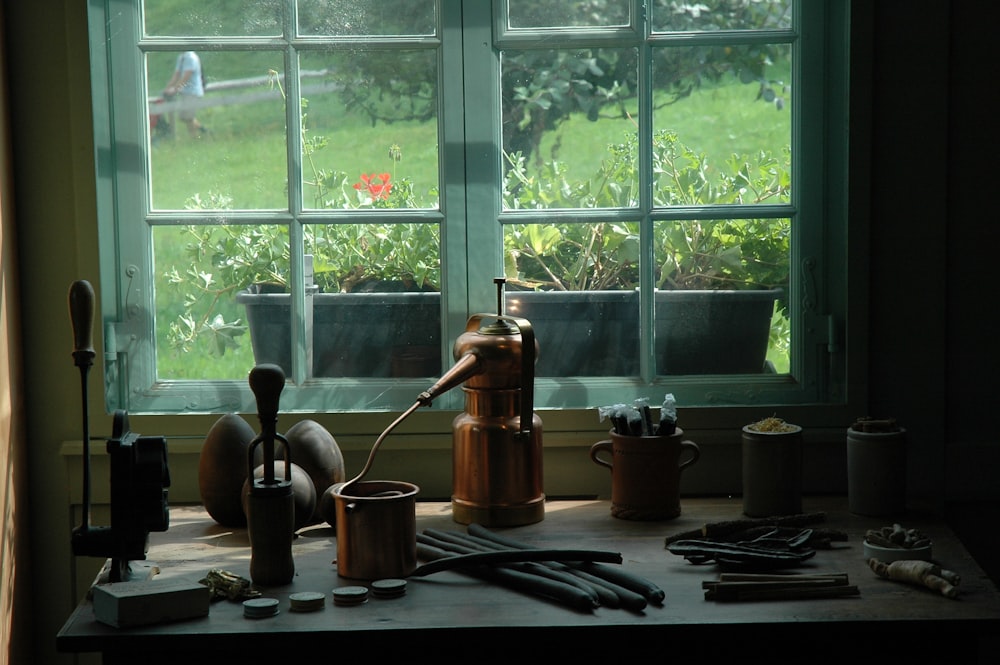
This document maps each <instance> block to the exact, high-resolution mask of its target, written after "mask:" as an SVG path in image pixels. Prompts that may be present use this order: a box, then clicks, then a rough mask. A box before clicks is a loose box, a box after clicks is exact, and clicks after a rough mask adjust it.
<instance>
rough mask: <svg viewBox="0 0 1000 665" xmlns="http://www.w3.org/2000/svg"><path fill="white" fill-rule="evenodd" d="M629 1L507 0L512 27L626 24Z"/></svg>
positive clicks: (508, 17) (627, 22)
mask: <svg viewBox="0 0 1000 665" xmlns="http://www.w3.org/2000/svg"><path fill="white" fill-rule="evenodd" d="M629 4H630V1H629V0H604V1H601V2H595V1H594V0H507V26H508V27H509V28H513V29H517V28H561V27H580V26H587V27H612V26H627V25H628V24H629Z"/></svg>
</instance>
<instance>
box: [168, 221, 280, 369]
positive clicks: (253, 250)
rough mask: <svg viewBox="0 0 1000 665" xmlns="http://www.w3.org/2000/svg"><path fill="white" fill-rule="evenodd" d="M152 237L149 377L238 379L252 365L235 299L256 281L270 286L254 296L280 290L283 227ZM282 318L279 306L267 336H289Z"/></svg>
mask: <svg viewBox="0 0 1000 665" xmlns="http://www.w3.org/2000/svg"><path fill="white" fill-rule="evenodd" d="M152 231H153V233H152V236H153V256H154V257H155V262H156V265H155V266H154V267H153V274H154V276H155V302H156V351H157V360H156V363H157V375H158V376H159V378H161V379H241V380H246V375H247V372H249V371H250V369H252V368H253V366H254V364H255V360H254V354H253V350H252V348H251V344H250V340H249V338H248V336H247V335H246V332H247V323H246V322H247V319H248V318H250V317H251V315H252V312H251V310H250V309H249V308H246V307H245V306H244V305H243V304H242V303H240V302H239V295H238V294H239V293H240V291H243V290H245V289H248V288H250V287H252V285H254V284H264V283H271V284H272V286H271V287H260V289H259V290H267V291H276V292H281V291H284V289H285V284H286V283H287V279H288V229H287V228H286V227H283V226H236V225H231V226H157V227H154V228H153V230H152ZM276 297H277V296H276ZM285 298H286V300H287V295H286V296H285ZM290 312H291V310H290V308H289V306H288V304H287V303H286V306H285V309H284V312H283V314H282V315H280V316H273V315H272V318H271V320H272V322H278V324H277V326H276V328H275V330H273V331H272V334H279V333H280V334H283V335H284V338H285V339H286V340H287V339H288V338H289V335H290V330H291V328H290V326H289V323H288V322H289V320H290V318H289V317H290ZM289 348H290V347H289ZM279 360H280V359H279V358H276V357H272V358H270V359H269V360H267V362H278V361H279ZM260 362H265V360H261V361H260ZM286 365H287V363H286Z"/></svg>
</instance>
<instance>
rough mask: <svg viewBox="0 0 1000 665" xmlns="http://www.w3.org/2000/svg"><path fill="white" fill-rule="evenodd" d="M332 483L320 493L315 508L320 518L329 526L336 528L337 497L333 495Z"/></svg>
mask: <svg viewBox="0 0 1000 665" xmlns="http://www.w3.org/2000/svg"><path fill="white" fill-rule="evenodd" d="M333 488H334V485H330V486H329V487H327V488H326V490H325V491H324V492H323V494H322V495H320V497H319V502H318V505H317V506H316V510H317V511H318V512H319V515H320V519H322V520H323V521H324V522H326V523H327V524H329V525H330V526H332V527H334V528H336V526H337V499H336V498H335V497H334V496H333Z"/></svg>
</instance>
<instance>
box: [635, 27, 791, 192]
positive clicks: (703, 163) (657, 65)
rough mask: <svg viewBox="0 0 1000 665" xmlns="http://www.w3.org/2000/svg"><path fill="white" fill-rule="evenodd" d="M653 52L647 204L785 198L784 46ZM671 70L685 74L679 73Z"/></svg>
mask: <svg viewBox="0 0 1000 665" xmlns="http://www.w3.org/2000/svg"><path fill="white" fill-rule="evenodd" d="M654 53H655V61H654V72H653V77H654V81H655V85H656V88H655V91H654V99H653V108H654V112H653V113H654V117H653V127H654V130H656V135H655V137H654V148H653V159H654V165H653V173H654V187H655V189H656V191H655V192H654V202H655V204H656V205H658V206H665V205H697V204H707V203H764V202H766V203H779V202H787V201H789V196H790V173H791V137H792V117H791V114H792V109H791V104H790V99H791V98H790V96H789V90H788V86H787V84H786V83H785V82H786V81H788V80H789V77H790V67H791V47H790V46H789V45H787V44H776V45H755V46H694V47H681V48H659V49H656V51H655V52H654ZM692 66H695V67H697V68H698V72H697V76H696V77H694V76H692V75H691V73H690V67H692ZM679 71H685V72H688V74H687V75H686V76H685V77H684V78H680V77H679V76H680V75H678V74H676V72H679Z"/></svg>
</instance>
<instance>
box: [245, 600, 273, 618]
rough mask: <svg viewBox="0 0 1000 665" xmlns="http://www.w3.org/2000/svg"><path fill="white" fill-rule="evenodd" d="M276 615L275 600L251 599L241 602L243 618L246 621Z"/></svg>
mask: <svg viewBox="0 0 1000 665" xmlns="http://www.w3.org/2000/svg"><path fill="white" fill-rule="evenodd" d="M277 613H278V599H277V598H251V599H250V600H245V601H243V616H245V617H247V618H248V619H261V618H263V617H272V616H274V615H275V614H277Z"/></svg>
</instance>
